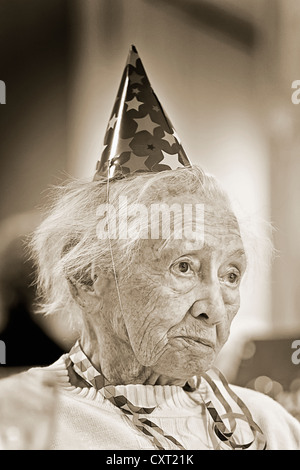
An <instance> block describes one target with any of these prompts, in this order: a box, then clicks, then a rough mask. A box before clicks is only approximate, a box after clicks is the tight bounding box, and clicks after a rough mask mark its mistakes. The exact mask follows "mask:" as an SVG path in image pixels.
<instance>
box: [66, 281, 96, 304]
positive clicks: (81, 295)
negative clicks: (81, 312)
mask: <svg viewBox="0 0 300 470" xmlns="http://www.w3.org/2000/svg"><path fill="white" fill-rule="evenodd" d="M67 281H68V285H69V289H70V292H71V295H72V297H73V299H74V300H75V302H76V303H77V304H78V305H79V306H80V307H82V308H86V307H87V306H88V305H89V304H91V303H93V301H94V298H95V293H94V289H93V286H90V285H88V284H83V283H82V282H80V281H77V280H76V279H74V278H73V277H68V279H67Z"/></svg>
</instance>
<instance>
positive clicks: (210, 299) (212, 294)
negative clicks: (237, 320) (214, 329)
mask: <svg viewBox="0 0 300 470" xmlns="http://www.w3.org/2000/svg"><path fill="white" fill-rule="evenodd" d="M190 313H191V315H192V316H193V317H194V318H199V319H201V320H203V321H205V322H206V323H207V324H209V325H215V324H217V323H220V322H221V321H222V320H223V319H224V318H225V316H226V308H225V305H224V300H223V297H222V294H221V291H220V288H218V287H214V288H212V289H210V290H209V292H207V293H206V295H205V297H204V298H202V299H199V300H197V301H196V302H194V304H193V305H192V307H191V308H190Z"/></svg>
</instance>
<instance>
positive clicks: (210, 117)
mask: <svg viewBox="0 0 300 470" xmlns="http://www.w3.org/2000/svg"><path fill="white" fill-rule="evenodd" d="M299 24H300V2H299V0H243V1H240V0H209V1H208V0H207V1H205V0H43V1H40V0H26V1H25V0H1V2H0V80H3V81H4V82H5V84H6V104H5V105H2V106H1V107H0V340H1V341H3V342H4V343H5V346H6V361H5V362H6V364H2V365H0V375H1V374H2V375H5V374H8V373H10V372H11V371H15V370H18V369H20V368H21V369H22V368H26V367H29V366H31V365H43V364H49V363H51V362H53V361H54V360H55V359H56V358H58V357H59V355H60V354H61V353H62V352H64V351H67V350H68V349H69V347H70V346H71V344H72V342H73V340H74V332H72V331H70V330H69V329H68V328H67V327H66V325H65V324H64V321H63V319H61V318H48V317H47V318H41V317H40V316H37V315H33V308H32V305H33V302H34V299H35V289H34V287H33V286H32V280H33V279H34V270H33V267H32V265H31V263H30V261H29V260H28V259H27V255H26V250H25V248H24V241H25V242H26V237H27V236H28V234H30V233H31V232H32V230H33V229H34V228H35V227H36V225H37V224H38V222H39V220H40V208H41V207H43V205H44V204H45V202H46V200H47V188H49V186H51V185H53V184H59V183H60V182H62V181H63V180H65V179H66V177H68V176H71V177H79V178H81V177H83V178H90V177H92V175H93V172H94V169H95V165H96V161H97V159H98V158H99V156H100V154H101V152H102V148H103V146H102V143H103V137H104V133H105V130H106V127H107V123H108V119H109V116H110V113H111V109H112V106H113V103H114V100H115V96H116V93H117V89H118V85H119V82H120V79H121V74H122V72H123V68H124V65H125V61H126V58H127V54H128V51H129V47H130V45H131V44H134V45H135V46H136V47H137V50H138V52H139V54H140V56H141V59H142V61H143V64H144V67H145V69H146V72H147V74H148V77H149V79H150V82H151V84H152V86H153V88H154V90H155V92H156V94H157V96H158V98H159V99H160V101H161V103H162V105H163V107H164V109H165V110H166V112H167V114H168V115H169V116H170V119H171V121H172V123H173V125H174V127H175V129H176V131H177V133H178V134H179V136H180V138H181V141H182V144H183V147H184V148H185V151H186V153H187V154H188V155H189V158H190V159H191V161H192V162H193V163H195V164H199V165H201V166H202V167H203V168H204V169H206V170H207V171H208V172H209V173H212V174H214V175H215V176H216V177H217V178H218V179H219V180H220V181H221V183H222V184H223V186H224V187H225V188H226V189H228V191H229V193H230V195H231V197H232V200H233V204H234V206H235V207H236V210H237V211H238V212H240V213H241V214H242V217H243V218H244V226H245V227H246V232H247V234H248V235H249V237H247V238H249V247H250V250H252V256H251V258H252V259H253V260H254V261H255V262H253V266H251V267H250V270H249V273H248V276H247V278H246V280H245V283H244V285H243V287H242V304H241V309H240V312H239V315H238V317H237V318H236V319H235V321H234V323H233V327H232V335H231V338H230V340H229V342H228V344H227V346H226V347H225V348H224V351H223V352H222V353H221V355H220V357H219V360H218V365H219V366H220V368H222V370H223V371H224V372H225V375H227V378H228V379H229V380H230V381H231V382H232V383H236V384H240V385H246V386H249V387H252V388H255V389H257V390H260V391H262V392H264V393H267V394H269V395H271V396H273V397H274V398H275V399H277V400H278V401H281V402H282V403H283V404H284V405H285V406H286V407H287V408H288V409H289V410H290V411H291V412H292V413H293V414H294V415H295V416H297V417H298V418H299V419H300V398H299V397H300V395H299V393H300V392H299V388H300V364H299V365H298V364H294V363H293V361H292V354H293V352H295V349H293V348H292V343H293V341H295V340H298V339H300V321H299V315H300V245H299V240H300V220H299V203H300V185H299V181H300V132H299V129H300V127H299V125H300V105H299V106H297V105H295V104H293V103H292V101H291V95H292V92H293V90H292V88H291V85H292V82H293V81H294V80H299V79H300V28H299ZM269 223H271V224H272V226H273V228H274V230H273V233H272V239H273V243H274V247H275V250H276V251H275V254H276V255H275V258H274V260H273V262H272V263H270V262H269V261H268V254H269V246H268V243H265V242H264V240H265V238H266V237H268V236H269V233H270V230H269V225H268V224H269ZM257 239H259V240H260V241H261V242H259V243H257V242H256V240H257ZM299 356H300V354H299Z"/></svg>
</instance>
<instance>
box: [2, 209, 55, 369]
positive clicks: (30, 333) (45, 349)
mask: <svg viewBox="0 0 300 470" xmlns="http://www.w3.org/2000/svg"><path fill="white" fill-rule="evenodd" d="M37 221H38V216H37V215H36V214H35V213H25V214H20V215H17V216H14V217H10V218H9V219H8V220H6V221H4V222H3V223H2V225H1V226H0V339H1V340H2V341H4V342H5V345H6V366H7V367H26V366H32V365H46V364H50V363H52V362H53V361H55V360H56V359H57V358H58V357H59V356H60V355H61V354H62V353H63V352H64V350H63V348H62V347H61V345H59V344H58V343H59V342H58V341H56V340H55V339H53V338H51V337H50V336H49V334H48V332H47V324H45V325H44V324H43V321H44V320H43V318H42V317H41V316H40V315H34V313H33V312H34V304H35V301H36V289H35V286H34V278H35V273H34V266H33V264H32V262H31V261H30V259H29V256H28V250H27V248H26V241H27V237H28V235H29V233H30V231H31V230H33V229H34V228H35V224H36V223H37ZM51 335H52V333H51Z"/></svg>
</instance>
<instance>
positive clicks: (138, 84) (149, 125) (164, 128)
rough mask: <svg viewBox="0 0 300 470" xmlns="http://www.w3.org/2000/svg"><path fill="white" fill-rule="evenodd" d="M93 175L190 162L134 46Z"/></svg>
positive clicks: (160, 168) (110, 175)
mask: <svg viewBox="0 0 300 470" xmlns="http://www.w3.org/2000/svg"><path fill="white" fill-rule="evenodd" d="M104 146H105V147H104V150H103V152H102V155H101V158H100V160H99V161H98V162H97V168H96V174H95V176H94V179H95V180H96V179H98V177H99V176H107V177H108V178H109V179H111V178H114V177H118V176H126V175H127V174H131V173H133V172H137V173H144V172H159V171H164V170H170V169H171V170H173V169H176V168H178V167H184V166H191V163H190V161H189V159H188V157H187V155H186V154H185V152H184V150H183V148H182V146H181V143H180V141H179V139H178V136H177V134H176V132H175V130H174V128H173V126H172V124H171V122H170V120H169V119H168V117H167V115H166V113H165V111H164V110H163V108H162V106H161V104H160V102H159V101H158V99H157V97H156V95H155V93H154V91H153V89H152V87H151V85H150V82H149V80H148V77H147V75H146V72H145V69H144V67H143V64H142V61H141V59H140V57H139V55H138V53H137V50H136V48H135V47H134V46H131V49H130V51H129V55H128V59H127V62H126V66H125V69H124V72H123V76H122V80H121V83H120V87H119V91H118V94H117V98H116V101H115V104H114V107H113V110H112V113H111V116H110V120H109V123H108V126H107V130H106V134H105V138H104Z"/></svg>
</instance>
